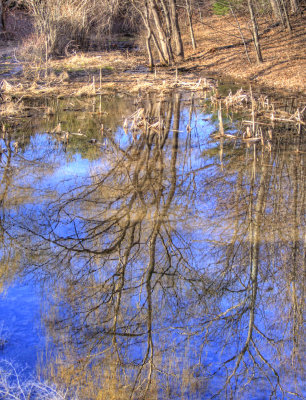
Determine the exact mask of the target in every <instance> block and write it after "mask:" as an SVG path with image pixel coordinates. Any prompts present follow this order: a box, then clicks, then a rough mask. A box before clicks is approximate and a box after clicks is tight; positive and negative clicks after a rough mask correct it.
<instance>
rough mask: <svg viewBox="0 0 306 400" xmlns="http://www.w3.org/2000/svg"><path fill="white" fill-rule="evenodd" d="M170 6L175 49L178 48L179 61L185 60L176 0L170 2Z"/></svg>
mask: <svg viewBox="0 0 306 400" xmlns="http://www.w3.org/2000/svg"><path fill="white" fill-rule="evenodd" d="M169 5H170V15H171V24H172V31H173V35H174V41H175V47H176V55H177V57H178V58H179V60H183V59H184V48H183V42H182V37H181V31H180V26H179V23H178V13H177V6H176V0H169Z"/></svg>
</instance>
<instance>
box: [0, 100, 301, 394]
mask: <svg viewBox="0 0 306 400" xmlns="http://www.w3.org/2000/svg"><path fill="white" fill-rule="evenodd" d="M35 106H37V107H42V106H44V108H45V110H46V113H45V115H44V116H43V117H41V118H29V119H27V120H26V121H25V120H20V121H19V122H18V123H17V122H16V121H15V122H14V123H12V124H9V123H6V124H5V125H3V129H2V131H3V134H2V139H1V148H2V151H1V164H0V169H1V189H0V191H1V192H0V200H1V209H0V218H1V223H0V228H1V241H2V250H1V264H0V277H1V285H2V295H1V301H0V323H1V325H0V326H1V328H2V329H1V331H0V351H1V354H0V356H1V358H2V360H9V361H10V362H12V363H13V364H14V365H18V366H19V367H20V368H21V369H22V370H23V373H24V374H28V375H32V376H35V375H36V374H39V376H41V377H43V379H48V380H49V381H50V380H52V381H54V382H57V383H58V384H60V385H62V386H64V387H66V388H68V392H67V393H68V394H67V396H69V395H70V393H76V392H77V393H78V396H79V398H80V399H128V398H134V399H210V398H217V399H225V398H228V399H268V398H277V399H278V398H284V399H291V398H299V397H300V398H302V397H303V394H304V392H303V389H304V388H303V361H304V360H303V349H304V342H303V340H304V338H303V302H304V300H303V296H304V281H303V277H304V274H305V263H304V262H305V231H304V227H305V138H304V136H303V130H302V128H303V126H301V125H299V126H298V125H297V124H293V123H292V122H290V121H289V122H288V123H287V124H282V125H280V124H278V125H277V124H275V123H274V124H273V125H269V124H267V125H265V124H264V123H263V124H262V127H263V128H262V130H261V132H262V134H263V135H265V134H266V135H267V137H269V138H270V139H269V142H267V143H262V142H261V141H258V140H256V141H243V140H242V139H241V137H240V136H239V135H238V132H239V130H240V129H244V130H245V125H242V124H241V120H242V118H244V113H242V112H241V111H239V112H236V113H233V112H228V113H225V112H224V113H223V117H222V121H223V123H222V125H223V129H224V131H225V133H226V134H228V135H233V136H237V137H236V138H235V139H234V140H233V138H232V137H230V136H228V137H227V136H221V137H220V133H219V132H221V127H220V115H221V114H220V111H218V110H216V109H214V108H213V107H212V106H211V105H210V104H208V103H207V102H206V100H205V99H204V98H203V96H202V97H201V96H200V95H194V94H193V95H192V94H186V93H184V94H182V93H172V94H167V95H160V96H154V97H153V96H149V95H148V96H147V97H146V98H133V97H122V96H119V95H114V96H112V97H107V98H102V97H101V98H94V99H87V100H84V99H83V100H80V99H68V100H50V99H46V100H45V103H44V104H41V103H40V104H36V105H35ZM218 115H219V118H218ZM67 132H68V134H67ZM271 132H272V133H271Z"/></svg>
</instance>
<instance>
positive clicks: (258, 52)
mask: <svg viewBox="0 0 306 400" xmlns="http://www.w3.org/2000/svg"><path fill="white" fill-rule="evenodd" d="M248 7H249V12H250V16H251V21H252V27H253V39H254V46H255V50H256V57H257V62H258V63H262V62H263V59H262V55H261V49H260V44H259V35H258V25H257V20H256V16H255V12H254V7H253V3H252V0H248Z"/></svg>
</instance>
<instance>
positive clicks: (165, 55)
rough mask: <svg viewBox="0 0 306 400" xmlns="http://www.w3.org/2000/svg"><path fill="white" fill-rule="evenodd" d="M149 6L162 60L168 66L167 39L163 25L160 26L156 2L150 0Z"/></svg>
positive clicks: (169, 58)
mask: <svg viewBox="0 0 306 400" xmlns="http://www.w3.org/2000/svg"><path fill="white" fill-rule="evenodd" d="M149 4H150V9H151V11H152V15H153V18H154V22H155V26H156V29H157V35H158V38H159V45H160V49H161V51H162V53H163V58H164V59H165V60H166V63H167V64H170V60H171V56H170V54H169V49H168V46H167V37H166V34H165V31H164V29H163V25H162V21H161V18H160V15H159V12H158V7H157V5H156V1H155V0H150V2H149Z"/></svg>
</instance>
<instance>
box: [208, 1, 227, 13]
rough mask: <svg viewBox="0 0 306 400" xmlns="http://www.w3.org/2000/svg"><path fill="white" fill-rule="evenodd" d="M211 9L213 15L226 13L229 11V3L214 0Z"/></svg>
mask: <svg viewBox="0 0 306 400" xmlns="http://www.w3.org/2000/svg"><path fill="white" fill-rule="evenodd" d="M212 9H213V13H214V14H215V15H226V14H228V13H229V12H230V7H229V3H228V2H227V1H223V0H216V1H214V3H213V5H212Z"/></svg>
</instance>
